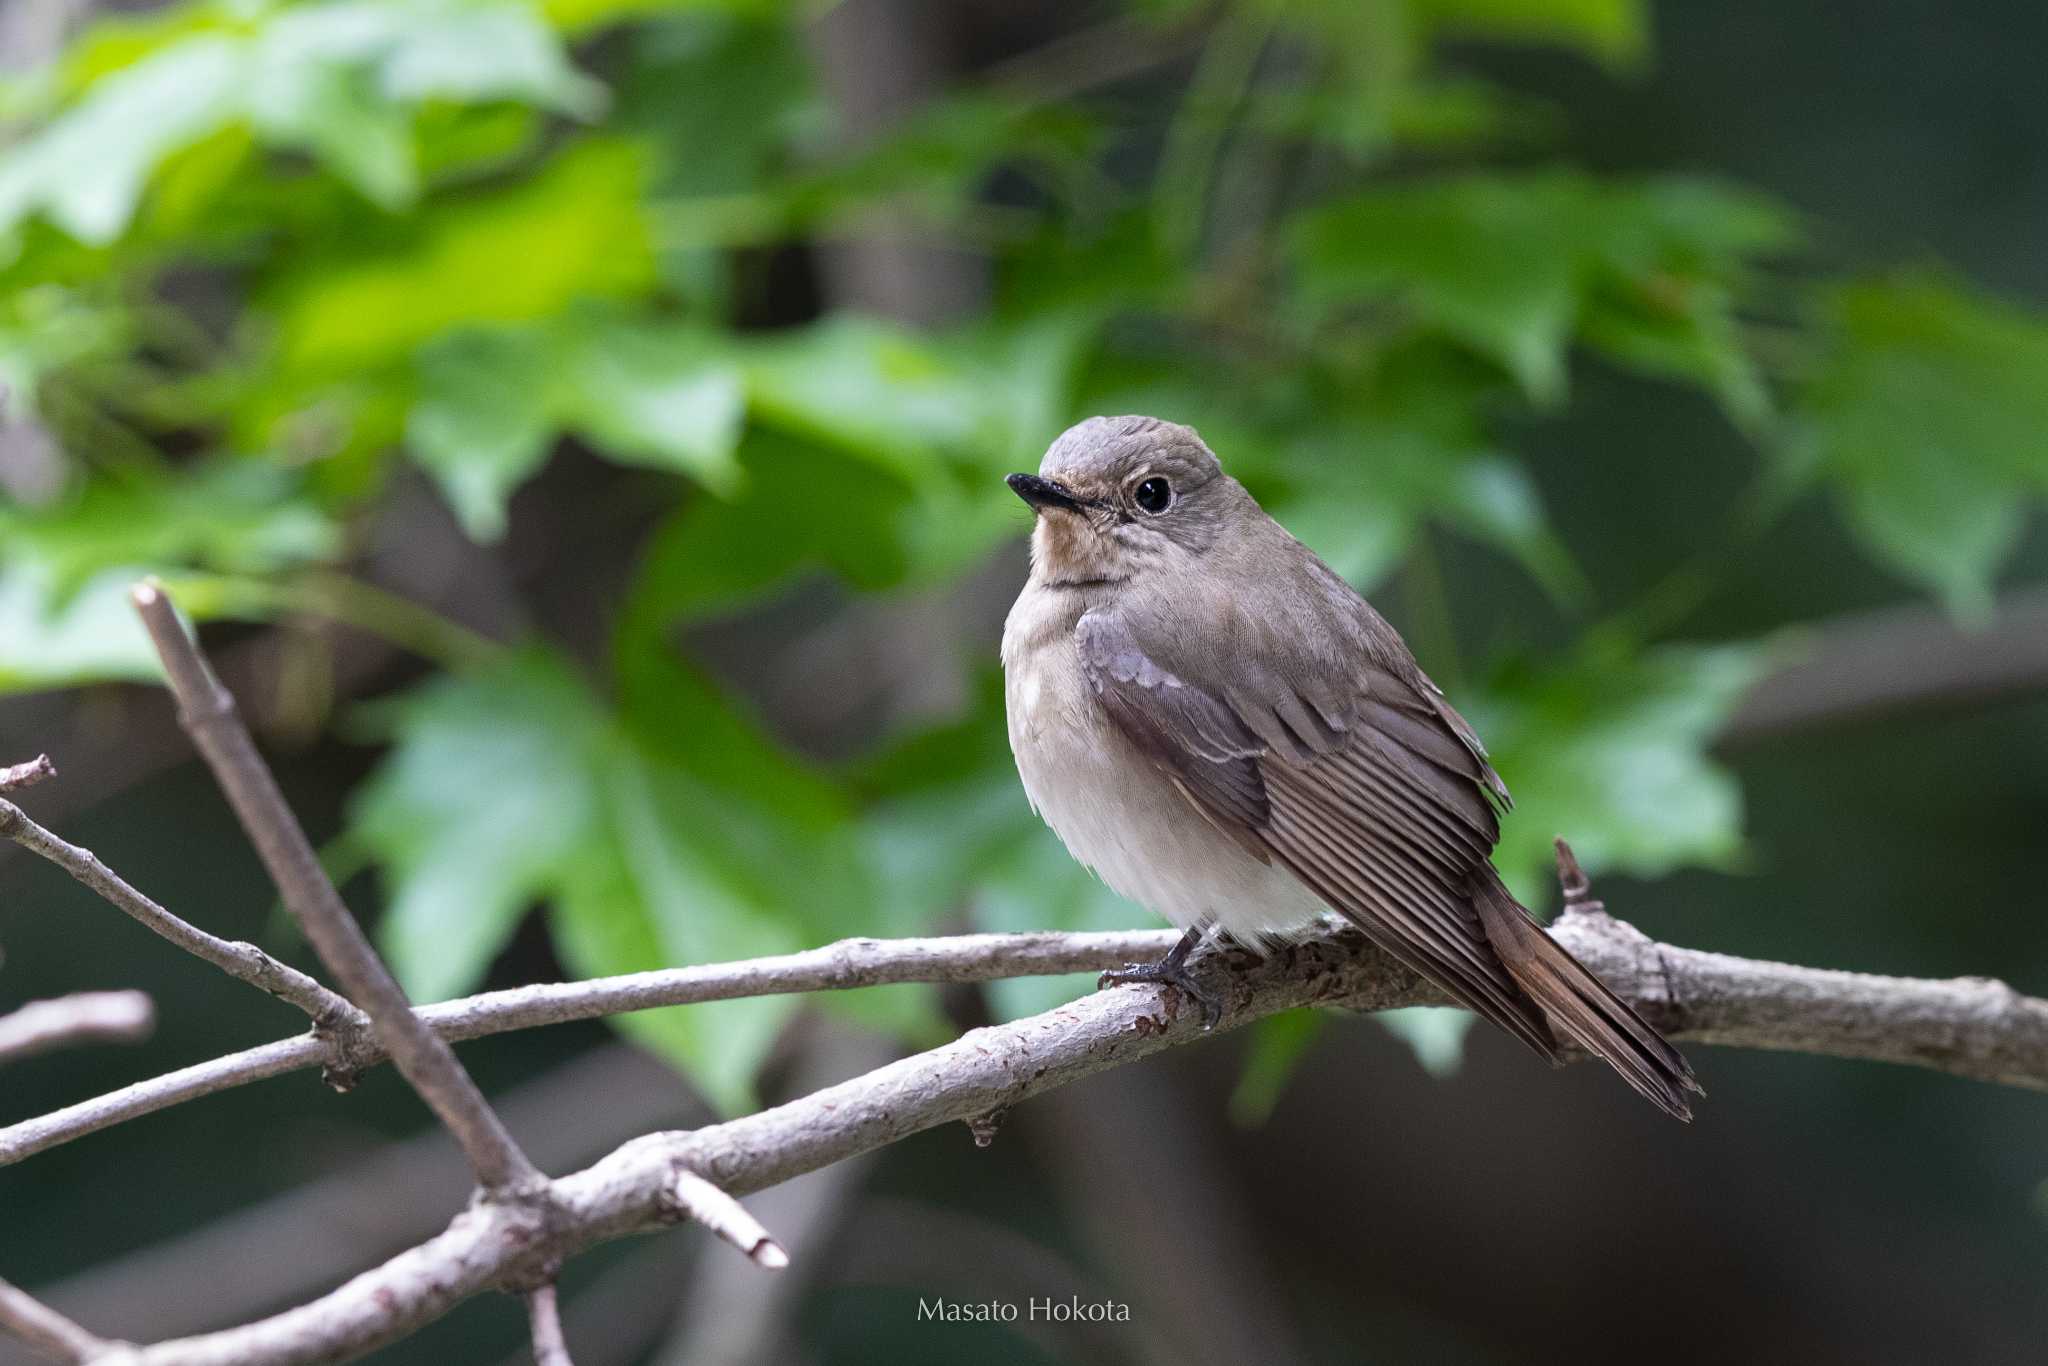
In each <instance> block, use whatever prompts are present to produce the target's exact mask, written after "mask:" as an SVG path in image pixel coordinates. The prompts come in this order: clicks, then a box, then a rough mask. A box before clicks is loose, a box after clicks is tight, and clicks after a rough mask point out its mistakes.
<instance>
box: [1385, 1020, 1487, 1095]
mask: <svg viewBox="0 0 2048 1366" xmlns="http://www.w3.org/2000/svg"><path fill="white" fill-rule="evenodd" d="M1478 1018H1479V1017H1478V1016H1476V1015H1474V1014H1473V1013H1472V1012H1471V1011H1469V1010H1455V1009H1453V1008H1451V1007H1450V1006H1409V1007H1408V1008H1407V1009H1405V1010H1383V1011H1381V1012H1380V1013H1379V1014H1377V1015H1375V1016H1373V1019H1375V1020H1377V1021H1379V1023H1380V1025H1381V1027H1382V1028H1384V1029H1385V1030H1386V1031H1387V1032H1388V1033H1389V1034H1392V1035H1393V1036H1394V1037H1395V1038H1397V1039H1399V1040H1400V1041H1401V1042H1402V1043H1405V1044H1407V1045H1408V1047H1409V1048H1411V1049H1413V1050H1414V1052H1415V1061H1417V1062H1419V1063H1421V1064H1422V1070H1423V1071H1425V1072H1427V1073H1429V1075H1431V1076H1432V1077H1435V1078H1437V1079H1438V1080H1442V1079H1444V1078H1445V1077H1454V1076H1456V1075H1458V1069H1459V1068H1460V1067H1462V1066H1464V1063H1465V1036H1466V1035H1467V1034H1468V1033H1470V1032H1471V1029H1472V1022H1473V1021H1474V1020H1476V1019H1478Z"/></svg>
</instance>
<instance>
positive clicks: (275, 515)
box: [0, 460, 340, 692]
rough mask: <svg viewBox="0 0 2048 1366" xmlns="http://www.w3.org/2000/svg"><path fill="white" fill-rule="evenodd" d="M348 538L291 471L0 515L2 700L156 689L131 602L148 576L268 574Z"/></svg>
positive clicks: (205, 479)
mask: <svg viewBox="0 0 2048 1366" xmlns="http://www.w3.org/2000/svg"><path fill="white" fill-rule="evenodd" d="M339 545H340V536H339V533H338V531H337V529H336V528H335V526H334V525H333V523H332V522H330V521H329V520H328V518H327V517H326V516H325V515H324V514H323V513H322V512H321V511H320V510H319V509H317V508H315V507H314V506H313V505H312V504H311V503H309V502H307V501H305V500H304V499H303V498H302V497H301V496H299V493H298V490H297V488H296V482H295V480H294V479H293V478H292V477H291V476H290V475H288V474H286V473H285V472H284V471H281V470H277V469H274V468H270V467H267V466H263V465H257V464H254V463H251V462H248V461H237V460H220V461H214V462H211V463H208V464H206V465H203V466H201V467H199V468H198V469H197V470H195V471H193V472H191V473H186V474H180V475H147V476H144V475H137V476H134V477H131V478H129V479H127V480H125V481H122V482H114V481H112V480H105V479H103V480H99V481H95V482H90V483H86V484H84V485H82V486H81V487H79V488H78V489H77V490H75V491H74V492H73V493H71V494H70V495H69V496H67V497H64V498H61V499H59V500H58V501H57V502H55V503H53V504H51V505H50V506H48V507H42V508H26V507H21V506H19V505H15V504H8V503H0V692H7V691H18V690H24V689H30V688H48V687H60V686H66V685H73V684H78V683H86V682H93V681H97V680H102V679H154V678H156V677H157V676H158V669H157V664H156V657H155V652H154V651H153V650H151V649H150V648H149V644H148V640H147V638H146V637H145V636H144V635H143V634H142V633H141V632H140V631H139V629H138V624H137V622H136V620H135V613H134V609H133V607H131V606H130V605H129V603H128V596H127V595H128V590H129V589H130V588H131V587H133V586H134V585H135V583H136V582H137V581H139V580H141V579H142V578H144V577H147V576H148V575H151V574H162V575H167V576H174V575H176V574H178V573H179V572H180V571H184V570H191V569H201V570H210V571H216V572H220V573H235V574H266V573H277V572H279V571H281V570H284V569H287V568H290V567H293V566H296V565H300V564H306V563H311V562H315V561H319V560H322V559H326V558H328V557H330V556H332V555H333V554H334V553H335V552H336V551H337V550H338V549H339Z"/></svg>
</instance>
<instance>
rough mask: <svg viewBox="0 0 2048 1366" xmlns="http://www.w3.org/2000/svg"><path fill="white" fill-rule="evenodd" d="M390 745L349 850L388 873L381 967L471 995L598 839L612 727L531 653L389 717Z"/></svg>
mask: <svg viewBox="0 0 2048 1366" xmlns="http://www.w3.org/2000/svg"><path fill="white" fill-rule="evenodd" d="M389 720H390V723H391V725H392V730H393V740H394V745H393V748H392V750H391V753H390V755H389V756H388V757H387V758H386V759H385V761H384V762H383V763H382V764H381V765H380V766H379V767H378V769H377V771H376V773H375V774H373V775H372V777H371V778H370V780H369V781H368V782H366V783H365V784H364V785H363V786H362V787H361V788H360V789H359V790H358V791H357V793H356V797H355V800H354V803H353V825H352V829H353V834H352V838H353V839H354V840H355V841H356V842H358V843H359V844H360V845H361V846H362V847H364V848H366V849H368V850H369V851H370V852H371V853H372V854H374V855H375V856H376V858H377V859H378V860H379V861H380V862H381V863H382V864H383V865H384V867H385V870H386V875H387V877H388V878H389V880H390V884H391V902H390V909H389V910H388V912H387V913H386V917H385V920H384V923H383V925H382V927H381V931H380V937H381V939H382V940H383V943H384V948H385V952H386V954H387V955H388V956H389V957H390V959H391V965H392V968H393V970H394V971H395V972H396V973H397V974H398V977H399V980H400V981H401V982H403V983H404V984H405V987H406V990H407V991H408V992H409V993H410V994H411V995H412V996H414V997H415V998H416V999H420V1000H429V1001H437V1000H442V999H444V998H447V997H451V996H456V995H459V994H461V993H462V992H464V991H466V990H469V989H470V988H472V987H474V986H475V985H476V983H477V982H478V981H480V980H481V979H482V977H483V974H484V971H485V969H486V968H488V967H489V966H490V962H491V960H492V959H493V958H495V957H496V956H497V954H498V952H499V951H500V950H501V949H502V948H503V947H504V945H505V941H506V940H507V939H508V938H509V937H510V936H511V934H512V931H513V929H514V927H515V926H517V924H518V923H519V919H520V917H521V916H522V915H523V914H524V913H525V911H526V910H527V909H528V907H530V906H531V905H532V904H533V903H534V902H535V901H536V900H539V899H540V898H542V897H544V896H546V895H549V894H551V893H552V892H554V891H555V890H556V889H557V888H558V887H559V886H560V885H561V880H562V877H563V871H564V869H565V868H566V867H568V866H569V865H570V864H571V863H572V862H573V861H575V860H577V859H579V858H581V857H586V856H587V855H586V854H585V851H586V850H587V849H588V848H589V846H590V845H591V842H592V841H593V840H595V839H597V838H599V837H600V835H601V834H602V833H603V832H604V830H605V829H606V821H605V814H606V809H605V807H604V806H603V804H602V801H603V798H602V795H601V794H602V791H603V788H602V774H601V768H600V762H599V757H600V754H601V751H602V747H603V744H604V736H605V733H606V729H607V721H606V718H605V717H604V715H603V713H602V712H601V710H600V709H599V708H598V706H597V704H596V702H595V700H594V699H593V698H592V697H591V696H590V694H589V691H588V690H587V689H586V688H585V686H584V685H583V683H582V682H581V680H579V679H577V678H576V677H575V676H574V675H573V674H572V673H570V672H569V670H568V669H567V668H566V667H565V666H564V665H563V664H562V663H561V662H560V661H559V660H556V659H554V658H552V657H551V656H548V655H546V654H543V653H540V652H539V651H524V652H520V653H516V654H512V655H508V656H507V657H506V658H505V659H504V660H503V661H501V662H500V663H499V664H497V665H495V666H494V667H492V668H490V669H487V670H485V671H483V672H480V673H477V674H475V675H472V676H469V677H464V678H444V679H441V680H438V681H436V682H435V683H433V684H431V685H429V686H428V687H426V688H423V689H421V690H419V691H418V692H415V693H413V694H411V695H410V696H408V697H406V698H405V699H404V700H403V701H402V702H400V703H397V704H395V705H394V706H393V707H392V708H391V709H390V715H389Z"/></svg>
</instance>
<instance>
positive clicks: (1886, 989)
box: [0, 893, 2048, 1166]
mask: <svg viewBox="0 0 2048 1366" xmlns="http://www.w3.org/2000/svg"><path fill="white" fill-rule="evenodd" d="M1580 895H1581V896H1583V893H1582V894H1580ZM1567 905H1568V911H1571V912H1572V913H1569V914H1567V915H1565V916H1562V917H1560V919H1559V920H1558V922H1557V923H1556V925H1555V926H1553V929H1554V930H1555V932H1556V933H1557V934H1558V936H1559V937H1560V938H1561V939H1563V940H1564V942H1565V943H1566V946H1567V947H1569V948H1571V949H1572V950H1573V951H1574V952H1580V951H1581V950H1582V949H1583V950H1584V951H1585V952H1586V953H1591V954H1594V955H1595V956H1596V957H1597V958H1598V961H1593V960H1592V959H1589V965H1591V966H1593V967H1595V968H1596V970H1599V971H1601V972H1602V973H1603V975H1605V973H1607V972H1608V971H1610V970H1612V971H1633V970H1634V965H1635V964H1637V963H1638V962H1645V963H1649V964H1651V966H1652V968H1653V969H1655V970H1654V971H1652V972H1650V973H1649V974H1648V975H1647V976H1644V977H1642V979H1641V980H1640V981H1639V982H1638V986H1639V987H1640V988H1641V989H1642V990H1643V991H1645V992H1649V993H1653V994H1655V995H1656V996H1657V999H1659V1000H1662V999H1663V996H1664V994H1665V988H1664V985H1663V979H1662V977H1661V976H1660V975H1659V974H1660V973H1661V972H1662V969H1663V967H1665V966H1668V967H1670V968H1671V969H1672V970H1673V971H1674V972H1675V973H1676V974H1678V975H1677V976H1676V977H1674V978H1673V979H1672V980H1673V981H1678V982H1682V983H1686V984H1687V985H1686V986H1685V990H1684V993H1683V994H1684V997H1685V1002H1686V1017H1685V1019H1684V1021H1682V1022H1681V1025H1680V1033H1681V1035H1690V1036H1691V1037H1703V1038H1709V1039H1710V1040H1711V1041H1712V1042H1716V1043H1727V1044H1732V1045H1735V1046H1739V1047H1747V1048H1774V1047H1775V1048H1786V1047H1790V1048H1797V1049H1800V1050H1802V1051H1806V1052H1813V1053H1823V1054H1830V1055H1833V1056H1836V1057H1847V1058H1867V1059H1871V1060H1873V1061H1879V1062H1896V1063H1905V1064H1909V1065H1912V1066H1918V1067H1929V1068H1933V1069H1936V1070H1938V1071H1945V1072H1951V1073H1954V1074H1956V1075H1959V1076H1966V1077H1972V1078H1975V1079H1977V1080H1980V1081H1992V1082H1999V1083H2002V1084H2005V1085H2009V1086H2020V1087H2026V1088H2029V1089H2033V1090H2048V1003H2044V1002H2041V1001H2038V1000H2035V999H2033V998H2031V997H2024V996H2020V995H2018V994H2017V993H2014V992H2012V990H2011V988H2009V987H2005V986H2003V985H2002V984H1999V983H1991V982H1987V981H1986V980H1985V979H1983V978H1958V979H1954V980H1946V981H1941V980H1928V979H1923V978H1907V977H1875V976H1870V975H1867V974H1864V973H1855V972H1837V971H1833V970H1830V969H1826V968H1807V967H1796V966H1792V965H1789V964H1784V963H1771V962H1764V961H1760V960H1757V959H1746V958H1733V957H1729V956H1727V955H1725V954H1714V953H1704V952H1701V951H1699V950H1696V949H1684V948H1678V947H1676V946H1674V945H1668V944H1651V943H1649V942H1648V941H1641V945H1642V947H1641V950H1640V955H1641V956H1640V957H1628V958H1621V957H1617V955H1615V954H1614V953H1613V952H1612V951H1609V950H1604V949H1603V947H1602V946H1603V945H1604V944H1605V943H1607V942H1608V940H1609V939H1610V938H1611V937H1612V936H1614V935H1617V934H1619V935H1623V936H1624V937H1626V936H1633V935H1635V931H1633V930H1632V929H1630V928H1629V927H1627V926H1626V925H1624V924H1622V923H1621V922H1618V921H1613V920H1610V919H1608V918H1607V917H1605V916H1598V917H1595V916H1593V915H1589V914H1585V913H1583V910H1590V909H1591V905H1590V904H1589V905H1587V906H1586V907H1585V908H1583V910H1581V909H1580V908H1577V907H1576V906H1575V905H1574V904H1573V903H1570V902H1568V903H1567ZM1603 922H1604V924H1603ZM1178 938H1179V935H1178V934H1177V933H1175V932H1174V931H1171V930H1128V931H1114V932H1107V933H1088V934H1067V933H1053V932H1040V933H1034V934H1016V935H1006V934H982V935H960V936H956V937H952V938H932V939H903V940H886V939H847V940H841V941H840V942H838V943H836V944H831V945H827V946H826V947H824V948H818V949H809V950H806V951H804V952H802V953H794V954H787V955H783V956H781V957H776V958H760V959H749V960H745V961H742V962H737V963H717V964H708V965H705V966H702V967H693V968H669V969H664V970H661V971H656V972H643V973H633V974H629V975H627V976H623V977H600V978H593V979H591V980H589V981H584V982H564V983H551V984H547V985H541V986H527V987H514V988H512V989H510V990H507V991H493V992H486V993H484V994H482V995H478V996H471V997H466V998H464V999H462V1000H457V1001H446V1002H442V1003H441V1004H438V1005H431V1006H424V1007H421V1008H420V1010H419V1012H418V1014H419V1016H420V1018H421V1019H422V1020H423V1021H425V1022H426V1023H427V1025H428V1026H429V1027H430V1028H432V1029H433V1030H434V1031H435V1033H437V1034H439V1035H440V1036H441V1037H443V1038H446V1039H449V1040H451V1041H454V1042H461V1041H463V1040H467V1039H476V1038H482V1037H485V1036H486V1035H491V1034H498V1033H504V1032H507V1031H510V1030H515V1029H529V1028H533V1027H535V1026H540V1025H548V1024H558V1023H564V1022H567V1021H571V1020H588V1019H596V1018H599V1017H602V1016H610V1015H617V1014H623V1013H626V1012H628V1011H634V1010H647V1009H653V1008H655V1007H659V1006H672V1005H684V1004H689V1003H693V1002H699V1001H723V1000H732V999H736V998H739V997H746V996H762V995H774V994H784V993H796V992H810V991H820V990H836V989H841V988H850V987H861V986H880V985H885V984H890V983H901V982H983V981H994V980H998V979H1001V978H1007V977H1027V976H1032V975H1036V974H1045V973H1065V972H1093V971H1096V970H1098V969H1101V968H1105V967H1115V966H1118V965H1120V964H1123V963H1128V962H1136V961H1144V960H1148V959H1156V958H1158V957H1159V956H1161V955H1162V954H1164V953H1165V952H1166V950H1167V949H1168V948H1170V947H1172V945H1173V942H1174V941H1175V940H1176V939H1178ZM1639 939H1640V937H1639V936H1637V937H1636V938H1635V939H1630V940H1629V941H1628V942H1630V943H1631V944H1635V943H1637V942H1638V940H1639ZM1582 956H1584V955H1583V954H1582ZM1652 978H1655V979H1656V980H1651V979H1652ZM1616 989H1617V990H1622V987H1621V986H1620V985H1619V984H1617V985H1616ZM1623 994H1624V995H1628V994H1629V993H1628V992H1627V991H1625V990H1624V991H1623ZM1446 1003H1447V998H1446V997H1444V996H1443V995H1442V994H1441V993H1439V992H1437V991H1436V990H1435V989H1434V988H1432V987H1429V986H1428V985H1427V984H1423V983H1419V982H1418V983H1416V984H1415V986H1414V994H1413V997H1412V999H1408V1000H1404V1001H1400V1002H1396V1003H1394V1004H1400V1005H1443V1004H1446ZM1666 1012H1667V1013H1668V1008H1666ZM1809 1017H1810V1018H1809ZM1694 1031H1697V1032H1694ZM1709 1031H1711V1032H1709ZM1788 1037H1794V1038H1796V1041H1791V1042H1780V1041H1779V1040H1780V1039H1785V1038H1788ZM327 1057H328V1050H327V1048H326V1046H325V1045H323V1044H322V1043H320V1042H319V1041H317V1040H315V1039H310V1038H305V1037H299V1038H292V1039H280V1040H278V1041H277V1042H275V1043H268V1044H262V1045H260V1046H258V1047H256V1048H252V1049H248V1050H246V1051H244V1052H240V1053H232V1054H228V1055H226V1056H224V1057H221V1058H216V1059H213V1060H211V1061H209V1062H204V1063H199V1064H197V1065H195V1066H192V1067H186V1068H181V1069H179V1070H178V1071H175V1072H171V1073H168V1074H166V1075H164V1076H161V1077H155V1078H152V1079H150V1080H147V1081H142V1082H137V1083H135V1084H134V1085H132V1086H126V1087H122V1088H121V1089H119V1090H116V1091H111V1092H108V1093H107V1094H105V1095H103V1096H99V1097H96V1098H94V1099H92V1100H87V1101H82V1102H80V1103H79V1104H76V1105H71V1106H67V1107H65V1108H64V1109H61V1110H55V1111H52V1112H51V1113H49V1114H47V1115H42V1116H38V1117H37V1118H34V1119H28V1120H23V1121H21V1122H20V1123H17V1124H13V1125H10V1126H8V1127H6V1128H4V1129H0V1166H6V1165H9V1164H11V1163H14V1162H19V1161H21V1160H23V1159H24V1158H28V1157H32V1156H34V1155H35V1154H37V1153H39V1152H43V1151H45V1150H46V1149H49V1148H54V1147H57V1146H59V1145H61V1144H64V1143H68V1142H71V1141H72V1140H73V1139H77V1138H82V1137H84V1136H85V1135H87V1134H91V1133H96V1132H98V1131H99V1130H101V1129H106V1128H111V1127H112V1126H114V1125H116V1124H120V1123H123V1122H125V1121H127V1120H131V1119H136V1118H139V1117H141V1116H143V1115H147V1114H153V1113H155V1112H156V1111H158V1110H164V1109H168V1108H170V1107H171V1106H173V1105H178V1104H182V1103H184V1102H186V1101H190V1100H197V1099H199V1098H200V1097H202V1096H208V1095H213V1094H215V1093H217V1092H220V1091H226V1090H231V1089H233V1088H234V1087H237V1086H244V1085H247V1084H249V1083H250V1082H256V1081H263V1080H266V1079H268V1078H270V1077H276V1076H282V1075H283V1074H285V1073H287V1072H292V1071H296V1070H298V1069H300V1068H305V1067H317V1066H320V1065H321V1064H322V1063H324V1062H325V1061H326V1060H327ZM374 1061H376V1058H375V1055H371V1056H369V1057H366V1058H365V1059H364V1060H363V1065H364V1066H368V1065H369V1064H370V1063H371V1062H374Z"/></svg>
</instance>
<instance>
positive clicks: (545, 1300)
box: [526, 1281, 576, 1366]
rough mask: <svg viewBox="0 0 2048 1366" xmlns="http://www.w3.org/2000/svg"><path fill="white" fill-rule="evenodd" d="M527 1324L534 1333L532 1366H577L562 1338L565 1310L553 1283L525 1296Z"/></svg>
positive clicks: (550, 1282)
mask: <svg viewBox="0 0 2048 1366" xmlns="http://www.w3.org/2000/svg"><path fill="white" fill-rule="evenodd" d="M526 1320H527V1324H528V1326H529V1327H530V1328H531V1329H532V1332H533V1366H576V1363H575V1362H573V1361H571V1360H570V1359H569V1343H568V1340H567V1339H566V1338H564V1337H563V1336H562V1309H561V1306H560V1304H558V1303H557V1302H556V1298H555V1284H554V1282H553V1281H549V1282H548V1283H547V1284H546V1285H541V1286H536V1287H534V1288H533V1289H532V1290H529V1291H527V1292H526Z"/></svg>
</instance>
